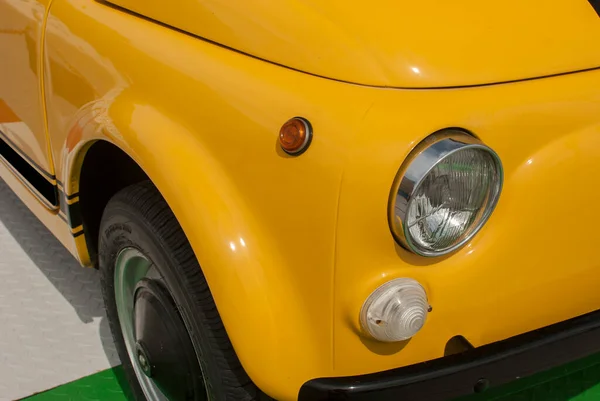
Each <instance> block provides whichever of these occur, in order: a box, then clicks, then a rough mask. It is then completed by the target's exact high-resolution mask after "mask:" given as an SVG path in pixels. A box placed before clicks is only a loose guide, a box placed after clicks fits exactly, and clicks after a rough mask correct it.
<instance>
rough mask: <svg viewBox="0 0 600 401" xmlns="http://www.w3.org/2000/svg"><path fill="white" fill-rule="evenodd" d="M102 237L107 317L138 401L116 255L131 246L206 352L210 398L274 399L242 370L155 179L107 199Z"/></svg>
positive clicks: (198, 349)
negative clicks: (125, 333)
mask: <svg viewBox="0 0 600 401" xmlns="http://www.w3.org/2000/svg"><path fill="white" fill-rule="evenodd" d="M99 237H100V240H99V251H98V253H99V266H100V271H101V277H102V292H103V295H104V302H105V305H106V312H107V316H108V321H109V323H110V328H111V331H112V335H113V338H114V341H115V345H116V348H117V351H118V353H119V356H120V358H121V361H122V364H123V368H124V371H125V374H126V377H127V380H128V381H129V384H130V386H131V390H132V392H133V394H134V396H135V398H136V399H137V400H138V401H142V400H145V397H144V395H143V392H142V389H141V387H140V385H139V383H138V380H137V378H136V375H135V372H134V370H133V366H132V362H131V361H130V359H129V356H128V353H127V349H126V346H125V342H124V339H123V334H122V332H121V327H120V324H119V317H118V314H117V306H116V302H115V290H114V270H115V261H116V257H117V255H118V254H119V252H120V251H121V250H122V249H124V248H126V247H134V248H136V249H137V250H139V251H140V252H141V253H143V254H144V255H145V256H146V257H147V258H148V259H149V260H150V261H152V262H153V264H154V265H155V267H156V268H157V269H158V271H159V272H160V274H161V276H162V278H163V279H164V283H165V285H166V287H167V289H168V291H169V292H170V294H171V296H172V297H173V299H174V301H175V304H176V305H177V309H178V311H179V313H180V315H181V317H182V319H183V321H184V322H185V326H186V327H187V329H188V330H187V331H188V334H189V335H190V338H191V341H192V343H193V345H194V348H195V349H196V354H198V355H201V357H200V358H198V359H199V360H200V366H201V368H202V372H203V375H204V380H205V383H206V390H207V393H208V395H209V399H210V400H211V401H238V400H239V401H242V400H243V401H251V400H268V399H270V398H269V397H267V396H265V395H264V394H263V393H262V392H261V391H260V390H259V389H258V388H257V387H256V386H255V385H254V384H253V383H252V381H251V380H250V378H249V377H248V375H247V374H246V372H245V371H244V369H243V368H242V366H241V364H240V362H239V359H238V358H237V356H236V354H235V351H234V350H233V347H232V345H231V342H230V340H229V337H228V336H227V333H226V331H225V328H224V327H223V323H222V321H221V318H220V316H219V312H218V311H217V308H216V305H215V302H214V300H213V298H212V295H211V293H210V290H209V288H208V284H207V282H206V280H205V278H204V275H203V273H202V270H201V268H200V265H199V264H198V262H197V260H196V257H195V255H194V252H193V251H192V248H191V246H190V244H189V242H188V241H187V238H186V237H185V235H184V233H183V231H182V229H181V227H180V226H179V223H178V222H177V220H176V219H175V216H174V215H173V213H172V212H171V210H170V209H169V207H168V206H167V204H166V202H165V201H164V199H163V198H162V196H161V195H160V193H159V192H158V190H157V189H156V188H155V187H154V186H153V185H152V184H151V183H150V182H143V183H140V184H135V185H132V186H130V187H127V188H125V189H123V190H121V191H120V192H118V193H117V194H116V195H115V196H114V197H113V198H112V199H111V200H110V201H109V202H108V205H107V207H106V209H105V211H104V214H103V216H102V222H101V226H100V236H99Z"/></svg>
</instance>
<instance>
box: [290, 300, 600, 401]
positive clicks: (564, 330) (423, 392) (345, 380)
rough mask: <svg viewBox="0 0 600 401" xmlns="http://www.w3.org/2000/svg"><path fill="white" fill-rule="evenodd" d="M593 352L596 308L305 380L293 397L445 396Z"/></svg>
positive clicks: (599, 344) (403, 400)
mask: <svg viewBox="0 0 600 401" xmlns="http://www.w3.org/2000/svg"><path fill="white" fill-rule="evenodd" d="M596 352H600V311H596V312H592V313H589V314H586V315H583V316H580V317H577V318H574V319H570V320H567V321H564V322H561V323H557V324H554V325H552V326H548V327H544V328H542V329H539V330H535V331H532V332H529V333H525V334H521V335H518V336H516V337H511V338H509V339H506V340H503V341H500V342H497V343H493V344H489V345H485V346H482V347H479V348H474V349H472V350H469V351H467V352H464V353H461V354H456V355H451V356H447V357H443V358H440V359H435V360H431V361H428V362H424V363H420V364H417V365H411V366H406V367H402V368H398V369H392V370H388V371H384V372H379V373H372V374H367V375H362V376H353V377H337V378H323V379H314V380H310V381H309V382H307V383H305V384H304V385H303V386H302V388H301V389H300V394H299V397H298V400H299V401H325V400H353V401H380V400H381V401H383V400H394V401H396V400H397V401H417V400H418V401H422V400H427V401H441V400H449V399H452V398H454V397H459V396H464V395H468V394H472V393H474V392H480V391H481V390H483V389H485V388H487V387H488V386H490V387H493V386H498V385H500V384H504V383H507V382H510V381H513V380H515V379H518V378H522V377H526V376H530V375H532V374H534V373H537V372H541V371H544V370H547V369H550V368H553V367H556V366H560V365H562V364H565V363H568V362H572V361H575V360H577V359H580V358H583V357H585V356H587V355H590V354H593V353H596Z"/></svg>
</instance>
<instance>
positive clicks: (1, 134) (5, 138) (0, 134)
mask: <svg viewBox="0 0 600 401" xmlns="http://www.w3.org/2000/svg"><path fill="white" fill-rule="evenodd" d="M0 140H3V141H4V142H6V143H8V144H10V146H12V149H13V150H14V151H16V153H18V156H20V157H21V158H23V159H25V160H26V161H27V162H28V163H29V164H31V165H32V166H35V169H36V170H37V171H36V173H38V174H41V175H44V176H46V177H47V178H48V179H49V180H56V177H55V176H54V175H52V174H50V173H49V172H47V171H46V170H45V169H43V168H42V167H41V166H40V165H39V164H37V163H36V162H34V161H33V159H32V158H31V157H29V156H27V155H26V154H25V153H24V152H23V151H22V150H21V149H20V148H19V147H18V146H17V145H16V144H15V143H14V142H13V141H11V140H10V139H9V138H8V136H7V135H6V134H5V133H4V132H2V131H1V130H0Z"/></svg>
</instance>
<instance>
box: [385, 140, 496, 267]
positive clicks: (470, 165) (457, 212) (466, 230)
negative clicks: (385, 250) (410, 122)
mask: <svg viewBox="0 0 600 401" xmlns="http://www.w3.org/2000/svg"><path fill="white" fill-rule="evenodd" d="M501 189H502V164H501V162H500V159H499V158H498V155H497V154H496V153H495V152H494V151H493V150H492V149H490V148H488V147H487V146H485V145H483V144H482V143H481V142H480V141H479V140H478V139H477V138H474V137H472V136H470V135H468V134H466V133H464V132H462V131H459V130H455V129H448V130H443V131H440V132H437V133H435V134H433V135H431V136H430V137H428V138H427V139H425V140H424V141H423V142H422V143H421V144H419V145H418V146H417V147H416V148H415V149H414V150H413V151H412V152H411V154H410V155H409V157H408V158H407V160H406V161H405V162H404V164H403V165H402V167H401V168H400V171H399V172H398V175H397V176H396V179H395V181H394V186H393V188H392V196H391V199H390V210H389V220H390V227H391V230H392V233H393V235H394V237H395V238H396V240H397V241H398V242H399V243H400V244H401V245H402V246H404V247H405V248H407V249H409V250H411V251H413V252H414V253H417V254H419V255H422V256H439V255H443V254H446V253H449V252H452V251H454V250H455V249H457V248H459V247H460V246H462V245H464V244H465V243H466V242H467V241H469V240H470V239H471V238H472V237H473V236H474V235H475V234H476V233H477V231H479V229H480V228H481V227H482V226H483V224H484V223H485V222H486V221H487V219H488V218H489V217H490V215H491V213H492V211H493V210H494V207H495V206H496V203H497V202H498V197H499V195H500V191H501Z"/></svg>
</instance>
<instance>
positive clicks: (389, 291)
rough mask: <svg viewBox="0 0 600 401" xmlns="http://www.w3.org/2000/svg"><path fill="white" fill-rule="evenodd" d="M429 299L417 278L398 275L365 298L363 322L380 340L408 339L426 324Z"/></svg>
mask: <svg viewBox="0 0 600 401" xmlns="http://www.w3.org/2000/svg"><path fill="white" fill-rule="evenodd" d="M428 309H429V303H428V302H427V294H426V293H425V290H424V289H423V287H422V286H421V284H419V283H418V282H417V281H415V280H413V279H410V278H397V279H395V280H392V281H388V282H387V283H385V284H383V285H382V286H381V287H379V288H377V289H376V290H375V291H373V293H372V294H371V295H370V296H369V298H367V300H366V301H365V303H364V305H363V307H362V310H361V312H360V323H361V325H362V327H363V329H364V330H365V331H367V332H368V333H369V334H370V335H371V336H372V337H373V338H375V339H376V340H379V341H385V342H392V341H402V340H407V339H409V338H411V337H412V336H414V335H415V334H416V333H417V332H418V331H419V330H421V328H422V327H423V325H424V324H425V320H426V319H427V311H428Z"/></svg>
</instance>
